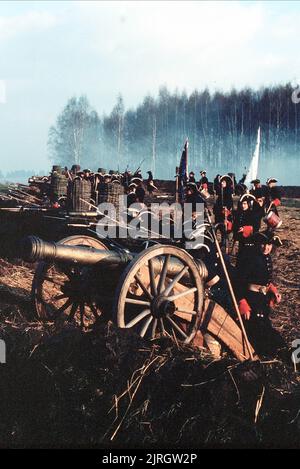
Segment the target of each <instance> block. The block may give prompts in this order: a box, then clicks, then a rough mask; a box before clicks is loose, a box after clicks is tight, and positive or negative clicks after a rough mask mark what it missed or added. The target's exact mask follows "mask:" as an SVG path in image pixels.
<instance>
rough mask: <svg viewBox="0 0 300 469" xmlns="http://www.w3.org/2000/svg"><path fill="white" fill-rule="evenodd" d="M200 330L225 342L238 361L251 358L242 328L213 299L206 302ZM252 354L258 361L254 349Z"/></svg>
mask: <svg viewBox="0 0 300 469" xmlns="http://www.w3.org/2000/svg"><path fill="white" fill-rule="evenodd" d="M200 329H201V331H202V332H203V333H205V331H208V332H210V334H212V335H213V336H214V337H215V338H216V339H218V340H220V341H221V342H223V343H224V344H225V345H226V347H228V348H229V349H230V350H231V352H232V353H233V354H234V355H235V357H236V358H237V359H238V360H240V361H244V360H248V359H249V358H250V356H249V352H248V350H247V346H246V344H245V341H244V339H243V334H242V331H241V329H240V327H239V326H238V324H237V323H236V322H235V321H234V320H233V319H232V318H231V316H230V315H229V314H228V313H227V312H226V311H225V309H224V308H222V306H220V305H219V304H218V303H215V302H214V301H213V300H211V299H206V300H205V308H204V314H203V319H202V323H201V325H200ZM252 353H253V355H254V357H255V358H256V359H258V357H257V355H256V354H255V351H254V349H253V348H252Z"/></svg>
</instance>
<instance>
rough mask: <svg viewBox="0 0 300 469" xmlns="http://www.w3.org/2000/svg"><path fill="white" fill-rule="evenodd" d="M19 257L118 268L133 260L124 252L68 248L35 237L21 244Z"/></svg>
mask: <svg viewBox="0 0 300 469" xmlns="http://www.w3.org/2000/svg"><path fill="white" fill-rule="evenodd" d="M20 251H21V252H20V257H21V258H22V259H23V260H25V261H27V262H36V261H56V262H67V263H74V264H79V265H95V264H101V265H109V266H112V267H116V266H117V267H119V266H122V265H124V264H127V263H128V262H129V261H131V260H132V259H133V255H132V254H130V253H128V252H126V251H121V252H119V251H107V250H105V249H95V248H93V247H91V246H70V245H67V244H59V243H55V242H52V241H50V242H49V241H43V240H42V239H40V238H38V237H37V236H28V237H26V238H25V239H23V241H22V243H21V250H20Z"/></svg>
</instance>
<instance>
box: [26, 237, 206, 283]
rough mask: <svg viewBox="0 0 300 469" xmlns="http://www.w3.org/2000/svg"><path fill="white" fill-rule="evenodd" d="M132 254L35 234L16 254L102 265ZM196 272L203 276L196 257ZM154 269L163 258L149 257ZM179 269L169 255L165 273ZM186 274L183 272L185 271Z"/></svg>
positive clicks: (123, 261) (202, 266) (119, 261)
mask: <svg viewBox="0 0 300 469" xmlns="http://www.w3.org/2000/svg"><path fill="white" fill-rule="evenodd" d="M135 256H136V254H134V253H129V252H128V251H125V250H124V251H115V250H109V251H108V250H105V249H95V248H93V247H90V246H70V245H68V244H59V243H55V242H53V241H50V242H49V241H43V240H42V239H40V238H38V237H37V236H28V237H26V238H25V239H24V240H23V241H22V243H21V253H20V257H21V258H22V259H23V260H25V261H27V262H36V261H52V262H53V261H57V262H67V263H74V264H79V265H95V264H98V265H103V266H105V267H110V268H112V269H114V268H119V267H122V266H124V265H126V264H128V262H130V261H131V260H132V259H133V258H134V257H135ZM196 263H197V266H198V269H199V273H200V276H201V277H202V278H203V279H205V278H206V277H207V269H206V266H205V264H204V263H203V262H202V261H201V260H196ZM153 268H154V271H155V273H159V272H161V270H162V268H163V258H161V257H159V256H158V257H157V258H155V259H153ZM181 269H182V263H181V262H180V260H179V259H176V258H172V259H171V260H170V262H169V265H168V274H169V276H171V277H173V276H175V275H177V274H178V272H180V270H181ZM185 277H186V275H185Z"/></svg>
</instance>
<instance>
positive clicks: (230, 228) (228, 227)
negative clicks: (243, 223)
mask: <svg viewBox="0 0 300 469" xmlns="http://www.w3.org/2000/svg"><path fill="white" fill-rule="evenodd" d="M226 231H227V233H229V232H230V231H232V221H229V220H227V222H226Z"/></svg>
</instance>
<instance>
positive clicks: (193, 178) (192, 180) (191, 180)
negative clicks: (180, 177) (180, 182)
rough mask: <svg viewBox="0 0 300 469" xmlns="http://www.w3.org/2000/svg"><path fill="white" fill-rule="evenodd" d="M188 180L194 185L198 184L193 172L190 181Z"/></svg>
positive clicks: (190, 174)
mask: <svg viewBox="0 0 300 469" xmlns="http://www.w3.org/2000/svg"><path fill="white" fill-rule="evenodd" d="M188 180H189V182H192V183H194V184H195V183H196V179H195V173H194V172H193V171H191V172H190V173H189V179H188Z"/></svg>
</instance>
